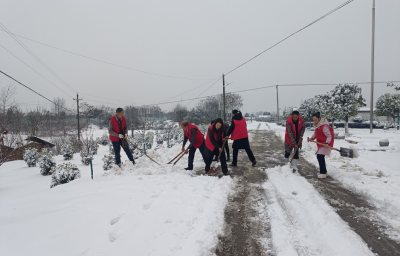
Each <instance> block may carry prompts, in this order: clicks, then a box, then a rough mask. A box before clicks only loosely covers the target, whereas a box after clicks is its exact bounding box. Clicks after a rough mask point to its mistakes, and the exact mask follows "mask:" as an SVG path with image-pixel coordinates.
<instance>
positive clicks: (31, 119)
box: [26, 108, 45, 136]
mask: <svg viewBox="0 0 400 256" xmlns="http://www.w3.org/2000/svg"><path fill="white" fill-rule="evenodd" d="M44 120H45V119H44V115H43V113H42V110H41V109H40V108H37V109H36V110H31V111H29V112H28V113H27V114H26V122H27V131H28V133H29V135H31V136H37V134H38V132H39V128H40V127H41V125H42V123H43V121H44Z"/></svg>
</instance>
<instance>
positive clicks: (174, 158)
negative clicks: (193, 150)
mask: <svg viewBox="0 0 400 256" xmlns="http://www.w3.org/2000/svg"><path fill="white" fill-rule="evenodd" d="M183 153H184V152H179V154H178V155H176V157H174V158H172V160H171V161H169V162H168V163H167V164H170V163H172V162H173V161H174V160H175V159H176V158H178V156H180V155H181V154H183Z"/></svg>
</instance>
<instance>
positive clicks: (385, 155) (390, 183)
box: [268, 123, 400, 242]
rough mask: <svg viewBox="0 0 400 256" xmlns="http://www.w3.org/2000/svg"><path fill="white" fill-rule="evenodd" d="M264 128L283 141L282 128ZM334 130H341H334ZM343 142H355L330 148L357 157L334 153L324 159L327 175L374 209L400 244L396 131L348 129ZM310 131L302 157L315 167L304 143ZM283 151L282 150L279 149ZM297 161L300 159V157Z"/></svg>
mask: <svg viewBox="0 0 400 256" xmlns="http://www.w3.org/2000/svg"><path fill="white" fill-rule="evenodd" d="M268 125H269V126H270V127H271V129H273V130H274V131H276V133H277V134H278V135H279V136H280V137H281V138H282V140H284V135H285V127H281V126H278V125H276V124H273V123H268ZM335 131H343V128H342V129H335ZM349 131H350V136H348V137H346V139H347V140H352V141H356V142H358V143H357V144H349V143H348V142H346V141H345V140H335V143H334V147H336V148H340V147H344V148H353V149H355V150H357V152H358V157H357V158H352V159H351V158H344V157H341V156H340V153H339V152H337V151H332V153H331V156H330V157H326V165H327V170H328V173H329V175H330V176H331V177H333V178H334V179H335V180H337V181H338V182H340V183H341V184H342V185H343V186H344V187H346V188H348V189H350V190H351V191H354V192H355V193H357V194H360V195H363V196H364V197H365V198H366V199H367V200H368V202H369V203H371V204H372V205H373V206H374V207H376V210H374V211H375V215H376V216H377V218H379V219H378V220H377V221H378V222H384V223H386V224H387V226H388V227H389V229H388V231H387V232H388V235H389V236H390V237H391V238H392V239H394V240H396V241H398V242H400V193H399V191H400V168H399V162H398V159H400V132H399V131H397V130H394V129H393V130H388V131H385V130H379V129H376V130H374V132H373V133H372V134H370V132H369V129H349ZM312 134H313V132H312V131H309V130H306V132H305V134H304V142H303V148H302V152H303V157H305V158H306V159H307V160H308V161H309V162H310V163H312V164H314V165H315V167H316V169H315V170H316V173H317V171H318V167H319V165H318V161H317V159H316V156H315V152H316V147H315V145H313V144H312V143H307V140H306V138H307V137H311V136H312ZM382 138H384V139H387V140H390V145H389V146H388V147H381V146H379V140H381V139H382ZM282 150H283V149H282ZM300 161H301V157H300Z"/></svg>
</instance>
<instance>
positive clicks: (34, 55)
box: [0, 22, 76, 92]
mask: <svg viewBox="0 0 400 256" xmlns="http://www.w3.org/2000/svg"><path fill="white" fill-rule="evenodd" d="M0 26H1V27H3V28H4V29H5V30H6V32H7V33H8V35H9V36H10V37H11V38H12V39H14V40H15V41H16V42H17V43H18V44H19V45H20V46H22V48H24V49H25V50H26V51H27V52H28V53H29V54H30V55H31V56H32V57H33V58H35V59H36V60H37V61H38V62H39V63H40V64H41V65H42V66H43V67H45V68H46V69H47V70H48V71H49V72H50V73H51V74H53V76H55V77H56V78H57V79H58V80H59V81H61V82H62V83H63V84H64V85H65V86H67V87H68V89H70V90H71V91H72V92H76V90H75V89H74V88H72V86H70V85H69V84H68V83H67V82H65V81H64V80H63V79H62V78H61V77H60V76H59V75H58V74H57V73H56V72H55V71H54V70H52V69H51V68H50V67H49V66H48V65H47V64H46V63H44V62H43V61H42V60H41V59H40V58H39V57H38V56H37V55H36V54H35V53H33V52H32V51H31V50H30V49H29V48H28V47H27V46H26V45H25V44H24V43H22V42H21V41H20V40H19V39H18V38H17V37H15V36H13V34H12V33H11V31H10V30H9V29H8V28H7V27H6V26H5V25H4V24H2V23H1V22H0Z"/></svg>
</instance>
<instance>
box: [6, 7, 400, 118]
mask: <svg viewBox="0 0 400 256" xmlns="http://www.w3.org/2000/svg"><path fill="white" fill-rule="evenodd" d="M344 2H345V0H324V1H321V0H302V1H298V0H275V1H266V0H264V1H232V0H230V1H228V0H225V1H215V0H214V1H183V0H182V1H175V0H169V1H132V0H129V1H98V0H96V1H75V0H70V1H54V0H52V1H50V0H41V1H20V0H2V1H1V2H0V22H1V23H2V24H3V25H5V26H6V27H7V28H8V29H9V30H10V31H11V32H13V33H15V34H18V35H21V36H24V37H27V38H30V39H33V40H36V41H39V42H42V43H46V44H48V45H51V46H55V47H59V48H62V49H64V50H68V51H71V52H74V53H78V54H81V55H85V56H88V57H91V58H95V59H99V60H102V61H106V62H110V63H114V64H118V65H121V66H126V67H130V68H132V69H138V70H143V71H146V72H150V73H158V74H163V75H168V76H174V77H182V78H191V79H214V78H219V77H221V75H222V73H226V72H228V71H230V70H232V69H233V68H235V67H236V66H238V65H240V64H241V63H243V62H244V61H246V60H248V59H250V58H251V57H253V56H254V55H256V54H258V53H260V52H261V51H263V50H265V49H267V48H268V47H270V46H271V45H273V44H275V43H276V42H278V41H280V40H281V39H283V38H285V37H286V36H288V35H289V34H291V33H293V32H295V31H296V30H298V29H300V28H301V27H303V26H305V25H307V24H308V23H310V22H312V21H313V20H315V19H317V18H319V17H320V16H322V15H323V14H325V13H327V12H329V11H330V10H332V9H334V8H336V7H337V6H339V5H340V4H342V3H344ZM371 8H372V0H355V1H354V2H352V3H350V4H348V5H347V6H345V7H343V8H342V9H340V10H338V11H337V12H335V13H333V14H332V15H330V16H328V17H326V18H325V19H323V20H321V21H319V22H318V23H316V24H314V25H312V26H311V27H309V28H307V29H306V30H304V31H302V32H300V33H299V34H296V35H294V36H293V37H291V38H290V39H288V40H287V41H285V42H283V43H281V44H280V45H278V46H277V47H275V48H273V49H271V50H270V51H268V52H266V53H264V54H263V55H261V56H260V57H258V58H256V59H255V60H253V61H251V62H249V63H248V64H246V65H245V66H243V67H241V68H239V69H237V70H236V71H234V72H232V73H231V74H229V75H227V76H226V82H227V83H232V84H230V85H229V86H228V87H227V88H226V89H227V91H228V92H233V91H238V90H244V89H251V88H256V87H261V86H269V85H274V84H299V83H300V84H303V83H339V82H368V81H370V77H371V71H370V70H371V23H372V21H371V20H372V18H371V16H372V15H371V12H372V11H371ZM399 10H400V0H377V1H376V48H375V81H392V80H393V81H399V80H400V15H399ZM19 39H20V40H21V41H22V42H23V43H24V44H25V45H26V46H27V47H28V48H29V49H30V50H31V51H32V52H34V53H35V54H36V55H37V56H38V57H39V58H40V59H41V60H42V61H43V62H44V63H46V64H47V65H48V66H49V67H50V68H51V69H52V70H54V71H55V72H56V73H57V74H58V75H59V76H60V77H61V78H62V79H63V80H64V81H66V82H67V83H68V84H69V85H70V86H71V87H72V88H73V90H71V89H69V88H67V87H66V86H65V85H64V84H63V83H61V82H60V81H59V80H57V79H56V78H55V77H54V76H53V75H52V74H51V73H50V72H49V71H47V70H46V69H45V68H44V67H43V66H41V65H40V64H39V63H38V62H37V61H36V60H35V59H34V58H33V57H32V56H31V55H29V54H28V53H27V52H26V51H25V50H24V49H23V48H22V47H21V46H20V45H19V44H18V43H17V42H16V41H14V40H13V39H12V38H11V37H10V36H9V35H8V34H7V33H5V32H3V31H0V45H1V46H3V47H5V48H6V49H8V50H9V51H11V52H12V53H13V54H15V55H16V56H18V57H19V58H20V59H21V60H23V61H24V62H26V63H27V64H28V65H29V66H31V67H32V68H33V69H35V70H36V71H37V72H39V73H40V74H41V75H43V76H44V77H46V78H47V79H48V80H50V81H52V82H53V83H54V84H56V85H57V86H58V87H60V88H61V89H62V90H64V91H65V92H66V93H67V94H69V95H67V94H65V93H64V92H62V91H60V90H59V89H57V88H56V87H55V86H54V85H52V84H50V83H49V82H48V81H46V80H45V79H44V78H43V77H41V76H39V75H38V74H36V73H35V72H34V71H32V70H31V69H30V68H29V67H27V66H26V65H25V64H24V63H22V62H21V61H20V60H18V59H16V58H15V57H14V56H13V55H11V54H10V53H9V52H7V51H6V50H5V49H4V48H2V47H1V46H0V70H2V71H3V72H6V73H8V74H9V75H11V76H13V77H14V78H16V79H17V80H19V81H21V82H23V83H25V84H26V85H28V86H30V87H32V88H33V89H35V90H37V91H38V92H40V93H42V94H43V95H45V96H47V97H49V98H50V99H53V98H54V97H57V96H58V97H63V98H65V99H66V101H67V104H68V107H74V106H75V105H74V104H76V103H74V101H73V100H72V96H75V95H76V91H78V92H79V93H80V96H81V97H82V98H83V99H84V100H86V101H88V102H89V103H90V104H93V105H98V104H101V103H104V104H105V105H109V106H111V107H118V106H125V105H127V104H132V105H142V104H152V103H159V102H164V101H173V100H181V99H182V100H185V99H189V98H194V97H197V96H198V95H199V94H201V93H202V92H203V91H204V90H206V89H207V88H208V87H209V85H211V83H209V84H206V85H204V86H201V87H199V88H198V89H196V90H193V91H191V92H189V93H187V94H184V95H182V96H179V97H175V96H176V95H178V94H180V93H182V92H184V91H187V90H190V89H193V88H195V87H198V86H200V85H201V84H204V83H206V82H207V80H185V79H174V78H168V77H162V76H155V75H150V74H146V73H141V72H137V71H133V70H129V69H123V68H118V67H115V66H110V65H107V64H104V63H99V62H95V61H92V60H88V59H85V58H82V57H78V56H75V55H72V54H69V53H65V52H62V51H59V50H56V49H52V48H49V47H46V46H44V45H40V44H37V43H34V42H31V41H28V40H26V39H23V38H19ZM9 83H10V80H9V79H8V78H6V77H5V76H3V75H1V74H0V86H1V87H4V86H6V85H7V84H9ZM15 85H16V86H17V88H18V95H17V98H18V101H19V102H20V103H21V106H23V107H24V108H25V107H28V108H35V107H36V105H33V104H38V103H40V104H42V103H44V102H45V100H44V99H41V98H40V97H39V96H36V95H35V94H33V93H32V92H30V91H28V90H27V89H25V88H23V87H21V86H19V85H17V84H15ZM332 88H333V86H307V87H282V88H280V91H279V96H280V98H279V102H280V106H281V108H283V107H284V106H297V105H299V104H300V102H301V100H302V99H307V98H311V97H313V96H315V95H316V94H321V93H324V92H326V91H328V90H330V89H332ZM361 88H362V90H363V95H364V97H365V98H366V99H367V102H368V104H369V97H370V85H361ZM221 92H222V81H219V82H218V83H216V84H215V85H213V86H212V87H211V88H210V89H209V90H207V91H206V92H205V93H204V94H203V96H207V95H214V94H217V93H221ZM387 92H390V93H392V92H395V91H394V90H393V89H391V88H387V87H386V84H376V86H375V100H376V99H377V97H379V96H380V95H382V94H383V93H387ZM84 93H86V94H84ZM87 94H91V95H94V96H98V97H104V98H108V99H103V98H98V97H94V96H89V95H87ZM241 95H242V96H243V98H244V107H243V109H242V111H244V112H253V111H259V110H263V111H274V110H276V90H275V88H270V89H263V90H257V91H252V92H246V93H242V94H241ZM173 97H175V98H173ZM189 103H190V104H189ZM175 104H176V103H174V104H166V105H160V106H161V107H162V108H163V109H165V110H169V109H171V108H172V107H173V106H174V105H175ZM182 104H183V105H187V104H189V105H188V107H189V108H190V107H193V106H195V104H196V101H193V102H191V101H183V102H182Z"/></svg>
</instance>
